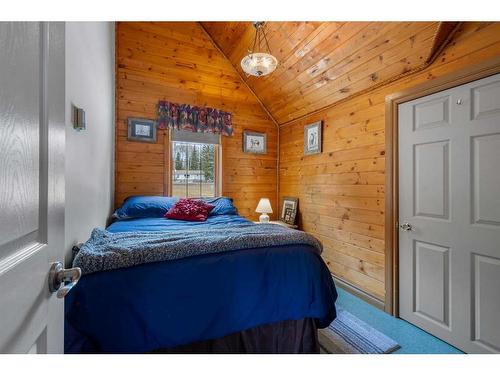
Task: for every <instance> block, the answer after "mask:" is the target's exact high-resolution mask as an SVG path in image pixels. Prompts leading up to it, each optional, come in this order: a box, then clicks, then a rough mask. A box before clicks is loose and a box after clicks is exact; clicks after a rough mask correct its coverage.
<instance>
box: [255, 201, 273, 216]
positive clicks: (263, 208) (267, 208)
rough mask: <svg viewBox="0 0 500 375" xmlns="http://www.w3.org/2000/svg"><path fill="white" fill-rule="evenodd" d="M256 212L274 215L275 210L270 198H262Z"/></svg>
mask: <svg viewBox="0 0 500 375" xmlns="http://www.w3.org/2000/svg"><path fill="white" fill-rule="evenodd" d="M255 212H259V213H261V214H271V213H273V209H272V208H271V202H270V201H269V198H260V201H259V204H258V205H257V208H256V209H255Z"/></svg>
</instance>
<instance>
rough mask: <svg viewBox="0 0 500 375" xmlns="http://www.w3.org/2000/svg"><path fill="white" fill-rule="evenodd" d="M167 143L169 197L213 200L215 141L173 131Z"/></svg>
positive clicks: (215, 174)
mask: <svg viewBox="0 0 500 375" xmlns="http://www.w3.org/2000/svg"><path fill="white" fill-rule="evenodd" d="M183 133H185V134H183ZM171 139H172V144H171V146H172V147H171V150H172V159H171V160H172V168H171V171H172V175H171V181H172V184H171V186H172V189H171V195H172V196H174V197H187V198H196V197H215V196H217V195H218V188H217V187H218V185H217V184H218V181H217V176H218V173H217V171H218V166H217V164H218V163H217V162H218V160H219V157H218V151H219V145H218V140H219V137H218V136H215V135H213V134H206V135H205V134H199V133H188V132H182V131H174V132H172V138H171ZM202 141H204V142H202Z"/></svg>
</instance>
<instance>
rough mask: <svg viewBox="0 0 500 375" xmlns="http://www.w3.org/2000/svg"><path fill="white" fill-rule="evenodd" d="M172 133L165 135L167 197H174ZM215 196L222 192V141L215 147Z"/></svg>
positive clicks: (167, 132) (166, 132)
mask: <svg viewBox="0 0 500 375" xmlns="http://www.w3.org/2000/svg"><path fill="white" fill-rule="evenodd" d="M171 139H172V137H171V131H170V130H167V131H165V132H164V135H163V146H164V147H163V149H164V150H165V151H164V155H163V156H164V165H165V178H164V180H163V191H164V193H165V195H166V196H168V197H171V196H172V170H173V167H172V163H173V159H172V142H173V141H171ZM215 146H216V148H215V196H216V197H218V196H220V195H221V192H222V140H221V142H219V144H218V145H215Z"/></svg>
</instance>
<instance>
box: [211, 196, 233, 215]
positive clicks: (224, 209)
mask: <svg viewBox="0 0 500 375" xmlns="http://www.w3.org/2000/svg"><path fill="white" fill-rule="evenodd" d="M202 200H203V201H204V202H206V203H208V204H212V205H214V206H215V208H214V209H213V210H212V211H210V215H209V216H214V215H238V210H237V209H236V207H234V205H233V200H232V199H231V198H227V197H217V198H202Z"/></svg>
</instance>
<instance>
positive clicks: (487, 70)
mask: <svg viewBox="0 0 500 375" xmlns="http://www.w3.org/2000/svg"><path fill="white" fill-rule="evenodd" d="M498 73H500V57H496V58H493V59H491V60H487V61H485V62H482V63H479V64H475V65H472V66H468V67H466V68H462V69H459V70H457V71H455V72H452V73H449V74H446V75H444V76H442V77H439V78H436V79H433V80H431V81H428V82H425V83H422V84H419V85H416V86H414V87H411V88H409V89H406V90H403V91H399V92H396V93H393V94H390V95H388V96H387V97H386V99H385V155H386V161H385V165H386V170H385V173H386V178H385V304H384V308H385V311H386V312H387V313H389V314H391V315H394V316H396V317H397V316H399V230H398V228H397V225H398V214H399V190H398V189H399V186H398V181H399V163H398V152H399V148H398V105H400V104H402V103H405V102H408V101H410V100H414V99H418V98H421V97H423V96H427V95H430V94H434V93H437V92H440V91H444V90H447V89H450V88H453V87H456V86H460V85H463V84H465V83H469V82H472V81H476V80H478V79H482V78H486V77H489V76H491V75H494V74H498Z"/></svg>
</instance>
